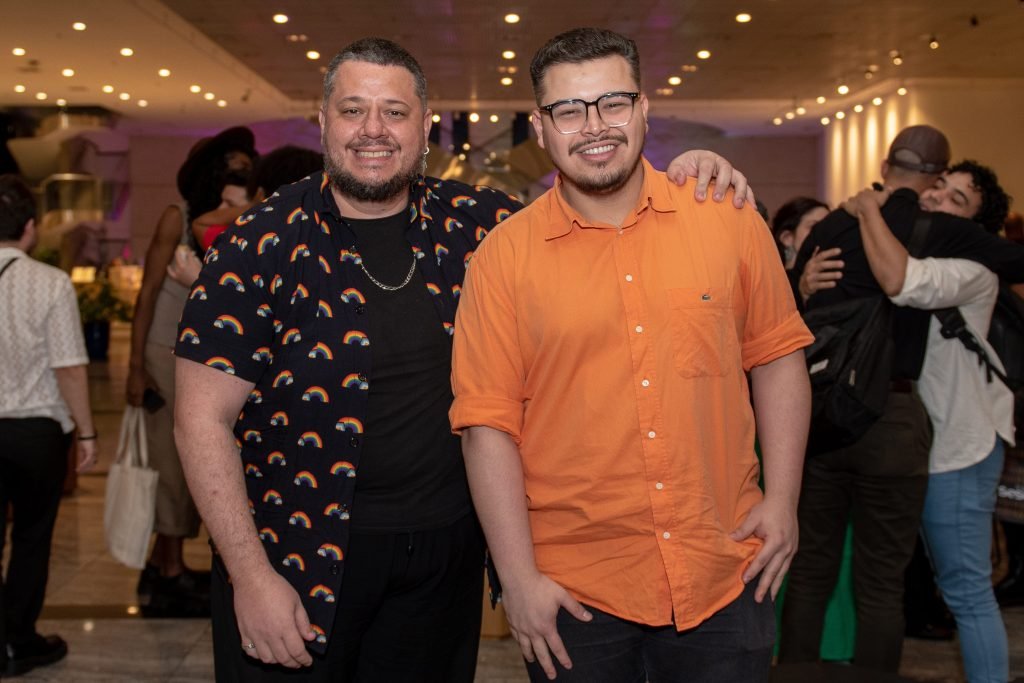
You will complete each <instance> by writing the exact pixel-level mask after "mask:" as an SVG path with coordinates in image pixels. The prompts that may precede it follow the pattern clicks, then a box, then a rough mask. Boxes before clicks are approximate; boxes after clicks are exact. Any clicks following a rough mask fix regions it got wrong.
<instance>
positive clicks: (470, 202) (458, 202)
mask: <svg viewBox="0 0 1024 683" xmlns="http://www.w3.org/2000/svg"><path fill="white" fill-rule="evenodd" d="M452 206H455V207H458V206H476V200H475V199H473V198H472V197H470V196H468V195H464V194H460V195H459V196H458V197H452Z"/></svg>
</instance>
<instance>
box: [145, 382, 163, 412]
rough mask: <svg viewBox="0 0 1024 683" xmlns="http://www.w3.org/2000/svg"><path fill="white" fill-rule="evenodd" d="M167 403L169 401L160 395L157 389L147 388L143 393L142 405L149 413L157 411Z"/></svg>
mask: <svg viewBox="0 0 1024 683" xmlns="http://www.w3.org/2000/svg"><path fill="white" fill-rule="evenodd" d="M165 405H167V401H165V400H164V397H163V396H161V395H160V392H158V391H157V390H156V389H152V388H147V389H146V391H145V392H143V394H142V407H143V408H145V409H146V412H148V413H155V412H156V411H158V410H160V409H161V408H163V407H164V406H165Z"/></svg>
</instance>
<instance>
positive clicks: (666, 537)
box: [661, 531, 672, 541]
mask: <svg viewBox="0 0 1024 683" xmlns="http://www.w3.org/2000/svg"><path fill="white" fill-rule="evenodd" d="M661 537H662V538H664V539H665V540H666V541H667V540H668V539H670V538H672V534H670V533H669V532H667V531H666V532H665V533H663V534H662V535H661Z"/></svg>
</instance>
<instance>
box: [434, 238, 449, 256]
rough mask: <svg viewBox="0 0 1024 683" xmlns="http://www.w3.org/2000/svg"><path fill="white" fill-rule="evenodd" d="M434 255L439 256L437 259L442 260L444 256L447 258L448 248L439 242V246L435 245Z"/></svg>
mask: <svg viewBox="0 0 1024 683" xmlns="http://www.w3.org/2000/svg"><path fill="white" fill-rule="evenodd" d="M434 255H435V256H437V258H441V257H442V256H447V255H448V247H446V246H444V245H443V244H441V243H440V242H438V243H437V244H435V245H434Z"/></svg>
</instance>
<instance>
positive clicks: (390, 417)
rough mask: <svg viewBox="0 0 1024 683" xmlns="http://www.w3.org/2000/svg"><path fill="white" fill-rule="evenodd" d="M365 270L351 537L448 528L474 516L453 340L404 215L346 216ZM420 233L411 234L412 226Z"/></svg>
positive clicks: (405, 213) (405, 214)
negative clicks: (362, 425) (454, 409)
mask: <svg viewBox="0 0 1024 683" xmlns="http://www.w3.org/2000/svg"><path fill="white" fill-rule="evenodd" d="M345 223H346V224H347V225H348V227H349V228H350V230H351V231H352V233H353V235H354V239H355V244H354V246H355V247H356V249H355V250H354V251H357V252H358V253H359V255H360V257H361V258H362V265H363V267H365V268H366V270H367V271H369V273H370V274H371V275H372V276H373V277H374V279H376V280H377V281H378V282H380V283H382V284H385V285H388V286H397V285H400V284H401V283H402V282H404V281H405V278H406V277H407V276H408V274H409V272H410V269H411V270H412V278H411V280H410V281H409V282H408V284H407V285H405V286H404V287H401V288H400V289H397V290H394V291H386V290H384V289H381V288H380V287H379V286H378V285H376V284H374V283H373V282H372V281H371V280H370V279H369V278H368V277H366V275H365V273H361V275H362V277H363V280H364V283H363V285H360V287H359V289H360V290H361V291H362V292H363V294H364V295H365V297H366V302H367V310H368V317H369V327H370V329H369V336H370V339H372V340H373V343H372V345H371V346H370V358H371V360H370V363H371V367H372V376H373V382H371V383H370V390H369V397H368V400H369V405H368V408H367V424H366V431H365V434H364V437H363V453H362V458H361V462H360V467H359V478H358V480H357V481H356V490H355V499H354V501H353V503H352V509H353V515H352V530H353V531H356V532H364V533H365V532H371V533H373V532H376V533H395V532H402V531H415V530H419V529H429V528H434V527H438V526H443V525H445V524H448V523H451V522H452V521H454V520H456V519H458V518H459V517H461V516H462V515H465V514H467V513H468V512H469V510H470V508H471V505H470V498H469V487H468V485H467V482H466V471H465V467H464V465H463V461H462V451H461V442H460V440H459V438H458V437H457V436H455V435H453V434H452V433H451V428H450V423H449V421H448V409H449V408H450V407H451V403H452V392H451V381H450V376H451V353H452V350H451V349H452V347H451V337H450V336H449V335H447V334H445V332H444V329H443V328H442V327H441V325H439V324H438V316H437V311H436V309H435V307H434V304H433V302H432V301H431V300H430V296H431V294H430V292H429V291H428V289H427V287H426V283H425V282H424V280H423V278H422V276H421V275H420V272H419V269H416V268H412V265H413V259H414V258H415V256H414V254H413V251H412V247H411V246H410V244H409V241H408V239H407V238H406V236H405V232H406V230H409V229H410V225H409V217H408V213H407V212H402V213H400V214H396V215H394V216H389V217H387V218H382V219H379V220H354V219H348V218H346V219H345ZM413 229H415V228H413Z"/></svg>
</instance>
